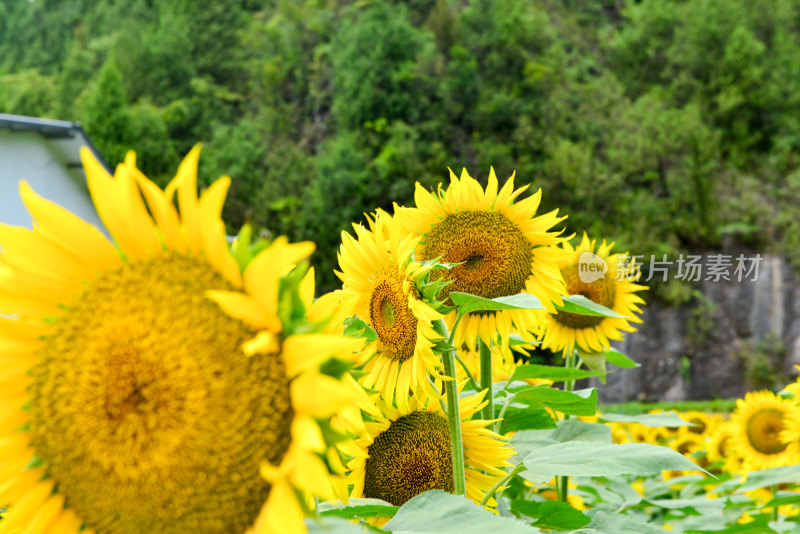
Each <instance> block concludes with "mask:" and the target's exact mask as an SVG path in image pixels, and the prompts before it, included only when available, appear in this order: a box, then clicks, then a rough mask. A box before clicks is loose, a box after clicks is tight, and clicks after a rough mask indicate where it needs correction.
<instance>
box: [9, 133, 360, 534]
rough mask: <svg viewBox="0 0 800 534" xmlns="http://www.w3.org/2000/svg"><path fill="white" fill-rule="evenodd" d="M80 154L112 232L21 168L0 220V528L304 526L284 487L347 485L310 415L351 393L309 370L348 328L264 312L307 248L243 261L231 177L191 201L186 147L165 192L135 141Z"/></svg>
mask: <svg viewBox="0 0 800 534" xmlns="http://www.w3.org/2000/svg"><path fill="white" fill-rule="evenodd" d="M81 156H82V159H83V164H84V167H85V169H86V175H87V180H88V184H89V189H90V192H91V194H92V198H93V200H94V203H95V206H96V208H97V211H98V213H99V215H100V217H101V219H102V220H103V222H104V224H105V225H106V227H107V229H108V231H109V233H110V234H111V235H112V236H113V238H114V244H112V243H111V242H109V241H108V240H107V239H106V238H105V237H104V236H103V234H102V233H100V231H98V230H97V229H96V228H94V227H92V226H91V225H89V224H88V223H86V222H84V221H83V220H81V219H80V218H78V217H77V216H75V215H73V214H71V213H69V212H68V211H66V210H64V209H63V208H61V207H60V206H57V205H56V204H53V203H51V202H49V201H47V200H45V199H43V198H42V197H40V196H38V195H37V194H36V193H34V192H33V191H32V190H31V188H30V187H29V186H28V185H27V184H26V183H25V182H22V183H21V185H20V190H21V195H22V199H23V201H24V202H25V204H26V206H27V208H28V210H29V211H30V213H31V215H32V216H33V219H34V221H35V224H34V228H33V230H27V229H23V228H17V227H12V226H7V225H1V226H0V248H2V250H3V252H2V263H3V266H2V267H0V313H4V314H16V315H17V316H18V318H17V319H16V320H11V319H7V318H0V362H2V365H3V373H2V376H0V466H1V467H0V502H2V503H3V504H10V511H9V513H8V515H7V516H6V517H5V518H4V519H3V521H2V523H1V524H0V531H2V532H12V531H17V530H19V531H24V532H58V533H59V534H73V533H77V532H79V531H82V532H87V533H88V532H103V533H112V534H113V533H125V534H136V533H150V532H159V533H167V534H168V533H183V532H193V531H197V532H224V533H231V532H233V533H235V532H245V531H248V532H258V533H267V532H302V531H304V530H305V527H304V525H303V516H304V513H303V506H304V505H305V503H304V502H302V501H301V500H299V497H298V495H302V492H305V493H306V495H308V494H315V495H319V496H321V497H322V498H332V497H333V496H335V495H336V494H337V492H338V493H339V494H341V492H342V491H343V489H345V488H346V486H344V477H343V476H340V475H337V476H332V475H331V470H333V471H336V470H337V469H339V471H342V470H343V466H342V465H341V462H338V456H336V455H335V454H334V449H333V448H332V446H330V444H328V443H326V442H325V440H324V439H323V437H322V436H323V433H322V431H321V429H320V427H319V426H318V421H322V420H324V419H325V418H327V417H329V416H330V415H331V414H332V413H333V412H335V411H336V410H337V409H338V408H340V407H342V406H345V405H347V404H348V403H349V402H351V401H353V402H356V399H357V398H358V395H357V394H356V393H355V392H353V390H352V389H348V388H347V385H346V384H343V383H340V381H339V380H337V379H335V378H333V377H331V376H328V375H326V374H323V373H322V372H321V371H320V365H321V364H322V363H323V362H325V361H327V360H329V359H330V357H331V356H337V357H339V358H340V359H343V360H347V359H349V358H351V355H352V353H353V351H354V350H355V349H357V348H358V343H357V342H354V340H351V339H347V338H343V337H341V336H325V335H321V334H305V335H299V334H298V335H293V331H294V330H296V329H297V328H296V327H297V325H298V324H300V323H302V321H303V319H302V317H300V315H303V314H302V313H300V314H299V315H297V316H295V317H291V316H290V317H287V318H286V320H281V318H279V312H280V310H279V288H281V287H282V284H284V278H282V277H281V275H282V274H285V273H286V272H287V271H289V270H290V269H291V268H292V266H293V265H294V264H297V263H298V262H300V261H301V260H302V259H304V258H306V257H307V256H308V255H309V254H310V253H311V252H312V251H313V248H314V246H313V244H312V243H300V244H294V245H290V244H288V243H287V242H286V240H285V239H278V240H276V241H275V242H274V243H273V244H272V245H271V246H270V247H269V248H268V249H267V250H265V251H263V252H261V253H260V254H259V255H258V256H257V257H255V258H254V259H252V261H251V262H250V264H249V265H248V266H247V268H246V270H244V273H242V272H241V270H240V267H239V265H238V264H237V262H236V261H235V260H234V258H233V256H232V255H231V253H230V251H229V248H228V245H227V241H226V237H225V226H224V223H223V222H222V220H221V218H220V213H221V210H222V205H223V202H224V199H225V195H226V191H227V189H228V186H229V184H230V179H229V178H227V177H223V178H220V179H219V180H217V181H216V182H214V183H213V184H212V185H211V186H210V187H209V188H208V190H206V191H205V192H204V193H203V195H202V196H201V197H200V198H199V199H198V198H197V186H196V176H197V163H198V157H199V148H198V147H195V148H194V149H193V150H192V151H191V152H190V153H189V155H188V156H187V157H186V158H185V159H184V161H183V162H182V163H181V165H180V167H179V169H178V173H177V176H176V177H175V179H174V180H173V181H172V182H171V183H170V184H169V185H168V186H167V188H166V190H165V191H162V190H161V189H160V188H158V187H157V186H156V185H155V184H153V183H152V182H151V181H150V180H148V179H147V178H146V177H145V176H144V175H143V174H142V173H141V172H140V171H139V169H137V168H136V159H135V155H134V154H133V153H129V154H128V156H127V157H126V159H125V162H124V163H123V164H121V165H119V166H118V168H117V170H116V173H115V176H114V177H113V178H112V177H111V176H109V175H108V173H106V171H105V169H104V168H103V167H102V166H101V165H100V164H99V163H98V162H97V161H96V160H95V159H94V157H93V156H92V155H91V153H90V152H89V151H88V150H87V149H84V150H83V152H82V153H81ZM142 194H143V195H144V197H145V198H146V200H147V204H145V202H144V200H143V199H142ZM176 194H177V199H178V207H179V210H178V209H176V207H175V205H174V203H173V197H174V196H175V195H176ZM151 214H152V215H151ZM311 283H313V282H311ZM300 285H301V286H302V288H300V289H298V288H295V289H296V292H300V293H304V294H305V295H306V298H307V293H308V286H309V282H308V281H307V280H306V281H304V282H303V283H301V284H300ZM284 289H285V288H284ZM311 291H312V293H313V286H312V289H311ZM210 297H211V298H210ZM215 301H216V302H215ZM281 302H282V301H281ZM309 304H310V303H309ZM295 311H297V310H295ZM301 311H302V310H301ZM226 312H227V313H226ZM290 315H291V314H290ZM240 319H241V320H240ZM295 323H297V324H295ZM245 353H246V354H247V355H245ZM248 355H249V356H248ZM298 492H301V493H298Z"/></svg>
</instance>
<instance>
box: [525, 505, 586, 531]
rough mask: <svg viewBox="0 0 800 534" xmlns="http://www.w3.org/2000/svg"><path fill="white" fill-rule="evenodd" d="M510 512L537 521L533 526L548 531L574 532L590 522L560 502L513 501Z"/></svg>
mask: <svg viewBox="0 0 800 534" xmlns="http://www.w3.org/2000/svg"><path fill="white" fill-rule="evenodd" d="M511 510H512V511H514V512H519V513H520V514H523V515H526V516H528V517H532V518H534V519H537V521H536V522H535V523H534V524H533V525H534V526H536V527H541V528H546V529H549V530H575V529H576V528H581V527H585V526H586V525H588V524H589V523H591V522H592V519H591V518H590V517H589V516H587V515H585V514H583V513H581V512H579V511H578V510H576V509H575V508H573V507H572V506H570V505H569V504H567V503H565V502H560V501H544V502H531V501H524V500H521V499H515V500H513V501H511Z"/></svg>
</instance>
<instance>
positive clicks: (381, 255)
mask: <svg viewBox="0 0 800 534" xmlns="http://www.w3.org/2000/svg"><path fill="white" fill-rule="evenodd" d="M354 230H355V234H356V237H353V236H351V235H350V234H348V233H346V232H342V245H341V248H340V251H339V266H340V267H341V269H342V270H341V272H340V273H337V274H338V275H339V277H340V278H341V279H342V282H343V286H342V291H341V294H339V295H338V296H334V295H331V297H329V298H330V299H331V301H335V300H336V299H337V298H338V299H339V303H340V308H341V309H343V310H347V313H348V314H352V315H355V316H356V317H358V318H359V319H361V320H362V321H364V322H365V323H366V324H367V325H369V327H370V328H371V329H372V330H373V331H374V332H375V338H374V340H372V341H370V342H369V344H368V346H367V347H366V354H368V355H370V356H371V358H370V359H369V361H368V362H367V363H366V365H365V371H366V372H367V374H366V376H365V377H364V379H363V384H364V386H365V387H368V388H372V389H375V390H378V391H380V392H381V393H382V395H383V396H384V397H385V398H386V399H390V400H391V401H394V399H395V397H396V399H397V403H398V404H402V403H404V402H406V399H407V398H408V393H409V391H413V392H425V393H426V394H428V395H433V396H436V395H437V393H436V389H435V388H434V387H433V385H432V384H431V381H430V378H429V375H435V374H437V373H438V369H439V368H440V367H441V362H440V360H439V358H438V357H437V356H436V354H435V353H434V351H433V346H434V344H435V343H436V341H437V340H439V339H440V338H441V336H440V335H439V334H437V333H436V331H435V330H434V327H433V323H434V322H435V321H437V320H439V319H440V318H442V315H441V314H440V313H439V312H437V311H436V310H435V309H434V308H433V306H432V305H433V304H435V303H434V302H432V301H429V300H427V299H426V298H425V296H424V291H422V290H421V286H422V284H423V282H424V281H425V280H426V278H427V276H428V273H429V272H430V269H431V266H429V265H427V266H426V265H423V264H421V263H419V262H417V261H414V260H413V253H414V248H415V246H416V245H417V242H418V241H419V239H418V238H414V237H411V236H408V235H406V236H401V234H400V227H399V225H398V223H397V220H396V219H393V218H392V217H391V216H390V215H389V214H387V213H386V212H383V211H380V210H379V211H378V212H377V214H376V216H375V218H374V219H370V227H369V228H365V227H364V226H360V225H354ZM395 393H396V395H395ZM402 407H403V408H405V406H402Z"/></svg>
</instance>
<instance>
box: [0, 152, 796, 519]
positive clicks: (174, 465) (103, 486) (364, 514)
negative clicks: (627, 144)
mask: <svg viewBox="0 0 800 534" xmlns="http://www.w3.org/2000/svg"><path fill="white" fill-rule="evenodd" d="M199 157H200V148H199V146H198V147H195V148H194V149H192V150H191V151H190V152H189V154H188V155H187V156H186V157H185V159H184V160H183V161H182V163H181V164H180V166H179V167H178V170H177V173H176V175H175V177H174V179H173V180H171V181H170V182H169V183H168V185H166V187H165V188H163V189H162V188H161V187H159V186H158V185H156V184H155V183H154V182H153V181H151V180H150V179H148V178H147V177H146V176H145V174H144V173H143V172H142V171H141V170H140V169H139V167H138V166H137V159H136V155H135V154H134V153H133V152H129V153H128V154H127V155H126V156H125V158H124V160H123V162H122V163H120V164H119V165H118V166H117V168H116V171H115V173H114V175H113V176H111V175H109V174H108V173H107V172H106V171H105V169H104V167H103V166H102V165H101V164H100V163H99V162H98V161H97V160H96V159H95V157H94V155H93V154H92V153H91V151H89V150H88V149H84V151H83V152H82V159H83V165H84V169H85V171H86V174H87V180H88V185H89V189H90V193H91V196H92V199H93V201H94V205H95V207H96V209H97V212H98V214H99V215H100V217H101V219H102V221H103V223H104V225H105V227H106V230H107V233H108V235H110V236H111V239H109V238H108V237H107V236H106V234H104V233H102V232H101V231H100V230H98V229H97V228H95V227H93V226H91V225H89V224H88V223H86V222H84V221H83V220H81V219H80V218H78V217H77V216H75V215H73V214H72V213H70V212H69V211H67V210H65V209H64V208H62V207H60V206H58V205H56V204H54V203H52V202H50V201H48V200H46V199H44V198H43V197H41V196H40V195H38V194H37V193H36V192H35V191H34V190H33V189H32V188H31V187H30V186H29V185H28V184H27V183H26V182H24V181H23V182H21V185H20V188H19V193H20V195H21V197H22V200H23V202H24V203H25V205H26V207H27V209H28V210H29V212H30V214H31V216H32V217H33V219H34V221H35V224H34V226H33V228H32V229H25V228H20V227H14V226H9V225H1V226H0V249H2V253H0V312H1V313H2V314H4V315H3V316H2V317H0V362H2V371H3V372H2V374H0V432H1V434H0V507H3V518H2V520H0V534H10V533H18V532H19V533H25V534H34V533H37V534H40V533H57V534H76V533H79V532H81V533H85V534H89V533H97V534H101V533H112V534H117V533H119V534H138V533H167V534H169V533H185V532H198V533H272V532H275V533H305V532H333V533H362V532H376V533H380V532H387V533H406V532H408V533H410V532H431V533H433V532H436V533H451V532H452V533H471V532H475V533H477V532H481V533H482V532H490V531H493V530H496V531H498V532H503V533H517V532H519V533H536V532H565V533H569V532H571V533H574V534H604V533H605V534H619V533H637V534H640V533H645V534H647V533H651V532H663V531H665V530H667V531H674V532H685V533H689V534H691V533H694V534H705V533H731V534H733V533H753V534H756V533H757V534H765V533H790V532H800V491H798V483H800V465H799V464H800V404H799V403H798V398H800V397H798V395H800V382H798V383H795V384H792V385H790V386H789V387H787V388H786V389H785V390H784V391H782V392H780V393H778V394H776V393H773V392H769V391H759V392H754V393H749V394H747V395H746V397H745V398H744V399H739V401H738V402H737V406H736V409H735V410H734V411H733V412H732V413H731V414H729V415H728V416H722V415H710V414H707V413H704V412H685V413H675V412H653V413H648V414H643V415H624V414H616V413H607V412H605V411H603V410H601V409H599V408H598V404H597V399H598V395H597V390H596V389H595V388H586V389H576V385H575V384H576V382H577V381H578V380H580V379H583V378H587V377H598V378H599V379H600V380H601V381H604V380H605V377H606V376H607V374H608V373H610V372H625V371H624V370H625V369H626V368H632V367H635V366H636V365H637V364H636V363H635V362H634V361H632V360H631V359H630V358H628V357H627V356H626V355H624V354H622V353H620V352H619V351H617V350H615V349H613V348H611V342H612V341H618V340H621V339H622V338H623V335H624V334H625V333H628V332H632V331H634V330H635V325H636V323H638V322H640V319H639V318H638V314H639V313H641V309H642V308H641V307H642V306H643V305H644V299H643V292H644V290H645V289H646V287H644V286H642V285H639V284H638V283H637V281H638V279H639V276H640V273H639V270H638V266H637V265H636V264H635V263H633V262H632V261H631V260H630V259H629V258H628V255H627V253H625V252H622V251H614V244H613V243H607V242H606V241H602V240H601V241H600V242H598V241H597V239H592V238H590V237H589V236H587V235H586V234H583V235H582V236H580V237H578V236H576V235H575V234H573V233H571V232H570V231H569V230H568V229H567V224H566V221H565V219H566V217H565V216H564V215H562V214H560V213H558V211H552V212H549V213H540V210H539V206H540V201H541V197H542V194H543V193H542V191H541V190H540V191H536V192H534V193H532V194H530V193H529V192H528V191H527V186H523V187H516V185H515V181H514V179H515V177H514V176H511V177H510V178H508V179H505V180H503V181H502V183H501V181H500V180H498V178H497V177H496V175H495V173H494V171H491V172H490V173H489V175H488V177H487V178H486V180H485V183H483V184H482V183H481V182H479V181H478V180H476V179H474V178H473V177H471V176H470V175H469V174H468V172H467V171H466V170H464V171H462V172H461V174H460V175H456V174H455V173H453V172H452V171H451V172H450V177H449V181H447V182H445V183H442V184H440V185H439V187H438V188H436V189H434V190H429V189H427V188H425V187H423V186H422V185H419V184H417V187H416V190H415V194H414V203H413V205H408V206H400V205H397V204H395V205H394V207H393V210H392V213H389V212H387V211H384V210H381V209H377V210H375V211H374V212H372V213H371V214H369V215H368V216H367V219H366V223H365V224H353V226H352V230H350V231H347V232H343V233H342V234H341V244H340V247H339V249H338V254H337V260H338V268H337V269H336V270H335V275H336V276H337V277H338V279H339V280H340V282H341V283H340V286H339V287H338V288H336V289H334V290H333V291H330V292H327V293H325V294H322V295H318V294H317V291H316V288H315V272H314V271H315V270H314V268H313V267H311V266H310V265H311V263H310V262H311V261H313V256H312V254H313V252H314V249H315V245H314V243H312V242H307V241H305V242H296V243H291V242H289V240H288V239H286V238H285V237H277V238H275V239H273V240H271V241H266V240H264V239H256V238H254V237H253V232H252V229H251V228H250V227H249V226H244V227H242V228H241V231H240V232H239V233H238V236H237V237H236V238H235V239H234V240H233V241H232V242H230V241H229V239H228V238H227V236H226V224H225V222H224V221H223V219H222V216H221V214H222V211H223V206H224V203H225V198H226V194H227V191H228V188H229V186H230V183H231V181H230V178H228V177H227V176H223V177H221V178H219V179H218V180H216V181H214V182H213V183H212V184H211V185H210V186H209V187H208V188H206V189H205V190H204V191H202V193H201V194H200V195H199V196H198V187H197V167H198V161H199ZM545 193H546V192H545ZM543 349H547V350H550V351H552V352H554V353H556V354H558V355H560V356H561V361H563V363H562V364H559V365H545V364H542V363H534V362H535V361H536V360H535V359H532V358H531V355H532V354H535V353H536V351H539V350H543Z"/></svg>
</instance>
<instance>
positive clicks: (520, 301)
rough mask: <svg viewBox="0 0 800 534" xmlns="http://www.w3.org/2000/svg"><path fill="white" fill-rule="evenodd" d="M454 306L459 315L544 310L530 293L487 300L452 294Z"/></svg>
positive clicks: (464, 294)
mask: <svg viewBox="0 0 800 534" xmlns="http://www.w3.org/2000/svg"><path fill="white" fill-rule="evenodd" d="M450 298H451V299H452V301H453V304H455V305H456V308H458V311H459V313H462V314H467V313H472V312H476V311H501V310H543V309H544V306H542V303H541V301H539V299H537V298H536V297H534V296H533V295H531V294H529V293H518V294H516V295H511V296H509V297H497V298H495V299H485V298H483V297H479V296H477V295H470V294H469V293H459V292H458V291H453V292H452V293H450Z"/></svg>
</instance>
